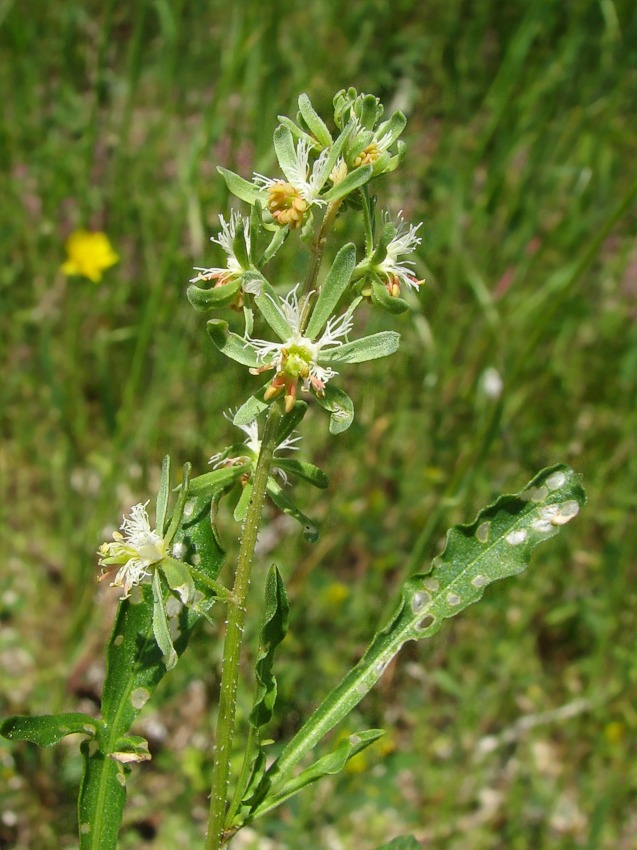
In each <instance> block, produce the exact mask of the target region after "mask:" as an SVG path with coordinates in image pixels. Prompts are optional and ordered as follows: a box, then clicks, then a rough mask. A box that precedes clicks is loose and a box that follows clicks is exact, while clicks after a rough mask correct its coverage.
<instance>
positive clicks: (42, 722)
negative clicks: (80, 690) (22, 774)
mask: <svg viewBox="0 0 637 850" xmlns="http://www.w3.org/2000/svg"><path fill="white" fill-rule="evenodd" d="M103 729H104V724H103V723H102V721H101V720H96V719H95V718H94V717H91V716H90V715H89V714H83V713H82V712H79V711H71V712H65V713H63V714H41V715H40V716H38V717H31V716H29V715H15V716H13V717H7V719H6V720H5V721H4V722H3V723H2V725H1V726H0V735H2V737H3V738H7V739H8V740H10V741H29V742H30V743H32V744H37V745H38V746H39V747H52V746H53V745H54V744H57V743H58V742H59V741H61V740H62V738H64V737H65V736H66V735H75V734H78V733H79V734H81V735H88V736H89V738H93V737H95V736H96V735H98V734H99V733H100V732H102V731H103Z"/></svg>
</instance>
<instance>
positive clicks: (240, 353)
mask: <svg viewBox="0 0 637 850" xmlns="http://www.w3.org/2000/svg"><path fill="white" fill-rule="evenodd" d="M207 329H208V334H209V336H210V339H211V340H212V341H213V342H214V344H215V345H216V347H217V348H218V349H219V351H220V352H221V353H222V354H225V355H226V357H230V359H231V360H236V362H237V363H241V364H242V365H243V366H249V367H250V368H252V369H256V368H257V367H258V366H260V365H261V363H260V361H259V359H258V358H257V355H256V352H255V350H254V349H253V348H252V347H251V346H250V345H248V344H247V343H246V341H245V339H244V338H243V337H242V336H239V335H238V334H235V333H232V331H229V330H228V323H227V322H224V321H223V320H222V319H209V321H208V323H207Z"/></svg>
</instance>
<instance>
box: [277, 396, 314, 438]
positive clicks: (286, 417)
mask: <svg viewBox="0 0 637 850" xmlns="http://www.w3.org/2000/svg"><path fill="white" fill-rule="evenodd" d="M306 413H307V402H306V401H302V400H301V399H297V400H296V401H295V402H294V407H293V408H292V410H290V412H289V413H284V414H283V416H282V417H281V422H280V423H279V430H278V432H277V435H276V444H277V446H280V445H281V443H282V442H283V441H284V440H286V439H287V438H288V437H289V436H290V434H291V433H292V431H294V429H295V428H298V427H299V425H300V424H301V421H302V420H303V417H304V416H305V414H306Z"/></svg>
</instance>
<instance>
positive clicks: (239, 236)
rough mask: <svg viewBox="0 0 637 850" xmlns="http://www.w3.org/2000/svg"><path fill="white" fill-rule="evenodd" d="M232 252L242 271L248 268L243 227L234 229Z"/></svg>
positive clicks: (248, 262)
mask: <svg viewBox="0 0 637 850" xmlns="http://www.w3.org/2000/svg"><path fill="white" fill-rule="evenodd" d="M232 251H233V253H234V256H235V258H236V260H237V262H238V263H239V265H240V266H241V268H242V269H243V270H246V269H248V268H250V257H249V256H248V246H247V245H246V235H245V231H244V229H243V227H236V228H235V234H234V239H233V240H232Z"/></svg>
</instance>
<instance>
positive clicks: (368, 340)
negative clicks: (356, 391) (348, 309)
mask: <svg viewBox="0 0 637 850" xmlns="http://www.w3.org/2000/svg"><path fill="white" fill-rule="evenodd" d="M399 344H400V334H399V333H397V332H396V331H381V332H380V333H377V334H372V335H371V336H362V337H360V338H359V339H355V340H353V341H352V342H345V343H343V345H339V346H338V348H332V349H328V350H326V351H324V352H322V353H321V360H322V361H323V362H325V363H365V362H366V361H367V360H377V359H378V358H379V357H388V356H389V355H390V354H393V353H394V352H395V351H398V346H399Z"/></svg>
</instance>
